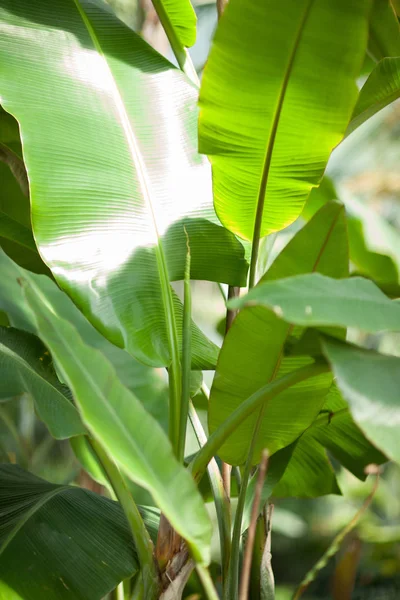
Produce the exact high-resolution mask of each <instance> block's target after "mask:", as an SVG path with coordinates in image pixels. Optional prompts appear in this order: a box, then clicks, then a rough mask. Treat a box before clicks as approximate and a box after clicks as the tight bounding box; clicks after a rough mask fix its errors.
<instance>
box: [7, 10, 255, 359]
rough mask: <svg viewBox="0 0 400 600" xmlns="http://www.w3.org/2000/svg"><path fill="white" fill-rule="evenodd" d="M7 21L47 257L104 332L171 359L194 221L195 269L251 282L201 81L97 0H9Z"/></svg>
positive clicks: (10, 97)
mask: <svg viewBox="0 0 400 600" xmlns="http://www.w3.org/2000/svg"><path fill="white" fill-rule="evenodd" d="M0 18H1V21H2V23H3V31H2V37H1V42H0V64H1V68H0V90H1V92H0V93H1V98H2V104H3V105H4V107H5V108H6V110H8V111H9V112H10V113H12V114H13V115H14V116H15V117H16V118H17V119H18V122H19V125H20V129H21V137H22V141H23V152H24V160H25V163H26V166H27V170H28V175H29V180H30V188H31V204H32V220H33V230H34V235H35V239H36V241H37V244H38V247H39V249H40V252H41V255H42V257H43V258H44V260H45V262H46V263H47V265H48V266H49V267H50V268H51V270H52V272H53V274H54V276H55V277H56V279H57V281H58V283H59V284H60V285H61V287H62V288H64V289H65V290H66V291H67V292H68V293H69V294H70V295H71V297H72V298H73V300H74V302H75V303H76V304H77V305H78V306H79V307H80V308H81V309H82V310H83V312H84V313H85V314H86V316H87V317H88V318H89V320H90V321H91V322H92V323H93V324H94V325H95V326H96V327H97V328H98V329H99V330H100V331H101V332H102V333H103V334H104V335H106V337H108V338H109V339H110V340H111V341H112V342H114V343H115V344H116V345H119V346H122V347H125V348H127V350H128V351H129V352H130V353H132V354H133V355H134V356H135V357H136V358H138V359H140V360H142V361H143V362H146V363H148V364H151V365H153V366H166V365H169V364H170V363H171V360H172V358H173V357H174V356H175V361H176V356H177V355H178V354H179V349H178V348H177V340H176V335H175V325H174V310H173V308H172V300H171V291H170V288H169V281H170V280H177V279H181V278H183V269H184V262H185V252H182V248H184V247H185V239H186V238H185V233H184V227H185V228H186V230H187V233H188V235H189V239H190V246H191V253H192V273H191V276H192V278H194V279H209V280H215V281H221V282H225V283H230V284H232V285H243V283H244V282H245V279H246V270H247V263H246V261H245V259H244V250H243V246H242V245H241V244H240V243H239V242H238V240H236V238H235V237H234V236H233V235H232V234H231V233H230V232H228V231H226V230H225V229H224V228H222V227H220V226H219V225H218V221H217V218H216V216H215V213H214V211H213V207H212V195H211V177H210V167H209V165H208V162H207V160H206V159H205V158H203V157H201V156H199V155H198V153H197V132H196V123H197V110H196V99H197V91H196V89H195V88H194V87H193V86H192V85H191V84H190V83H189V82H188V81H187V79H186V77H185V76H184V75H183V73H181V72H180V71H179V70H177V69H175V68H173V67H172V65H171V64H170V63H168V62H167V61H166V60H165V59H163V58H162V57H161V56H160V55H158V54H157V53H156V52H155V51H154V50H152V49H151V48H150V47H149V46H148V45H147V44H146V43H145V42H144V41H143V40H142V39H141V38H140V37H139V36H138V35H136V34H135V33H134V32H132V31H131V30H130V29H129V28H127V27H126V26H124V25H123V24H122V23H121V22H119V21H118V20H117V19H116V18H115V17H114V16H113V15H112V14H111V13H110V12H108V11H107V10H102V8H101V7H100V6H99V5H98V4H97V3H93V2H91V1H90V0H55V1H54V2H52V3H51V5H49V3H48V2H47V0H34V1H31V0H6V1H5V2H3V3H2V6H1V9H0ZM205 239H206V240H207V243H204V240H205ZM177 307H178V308H179V311H178V312H179V314H178V315H177V316H176V319H177V320H178V321H179V320H180V319H181V306H180V305H179V303H176V307H175V308H177ZM178 328H179V324H178Z"/></svg>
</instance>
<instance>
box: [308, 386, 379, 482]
mask: <svg viewBox="0 0 400 600" xmlns="http://www.w3.org/2000/svg"><path fill="white" fill-rule="evenodd" d="M304 435H305V436H306V437H307V438H313V439H314V440H316V441H317V442H319V443H320V444H321V445H322V446H324V447H325V448H326V449H327V450H329V451H330V452H331V453H332V454H333V456H334V457H335V458H336V459H337V460H338V461H339V462H340V463H341V464H342V465H343V466H344V467H346V469H348V470H349V471H351V472H352V473H353V475H355V476H356V477H358V478H359V479H362V480H364V479H365V478H366V474H365V467H366V466H367V465H370V464H372V463H373V464H378V465H379V464H382V463H384V462H386V461H387V458H386V456H385V455H384V454H382V453H381V452H379V450H377V449H376V448H375V447H374V446H373V445H372V444H371V443H370V442H369V441H368V440H367V439H366V437H365V436H364V434H363V433H362V431H361V430H360V428H359V427H358V426H357V425H356V424H355V423H354V421H353V419H352V416H351V413H350V412H349V410H348V404H347V403H346V402H345V400H344V399H343V398H342V396H341V395H340V392H339V390H338V389H337V387H336V386H335V385H332V388H331V389H330V391H329V394H328V396H327V398H326V401H325V403H324V406H323V412H321V414H320V417H319V418H318V419H316V421H315V423H314V424H313V425H312V426H311V427H310V429H309V430H308V431H307V432H306V433H305V434H304Z"/></svg>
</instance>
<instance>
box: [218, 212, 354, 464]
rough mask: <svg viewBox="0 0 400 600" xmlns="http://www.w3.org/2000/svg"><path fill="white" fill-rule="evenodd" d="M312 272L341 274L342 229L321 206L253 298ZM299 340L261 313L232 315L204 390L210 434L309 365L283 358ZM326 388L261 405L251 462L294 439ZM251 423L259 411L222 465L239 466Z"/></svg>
mask: <svg viewBox="0 0 400 600" xmlns="http://www.w3.org/2000/svg"><path fill="white" fill-rule="evenodd" d="M314 270H318V271H320V272H322V273H329V274H330V275H332V276H333V277H344V276H346V274H347V273H348V251H347V236H346V224H345V217H344V209H343V206H341V205H340V204H337V203H330V204H327V205H326V206H324V207H323V208H322V209H321V210H320V211H319V212H318V213H317V214H316V215H315V216H314V218H313V219H311V221H310V222H309V223H308V224H307V225H306V226H305V227H304V228H303V229H301V230H300V231H299V232H298V233H297V234H296V235H295V237H294V238H293V239H292V240H291V241H290V243H289V244H288V245H287V246H286V248H284V250H283V251H282V252H281V254H279V255H278V257H277V258H276V259H275V261H274V263H273V264H272V265H271V267H270V269H269V270H268V271H267V273H266V274H265V275H264V277H263V278H262V280H261V282H260V283H259V284H258V285H257V286H256V287H255V288H254V292H255V291H256V290H258V289H261V288H262V287H263V286H264V285H267V284H265V283H263V282H267V281H268V282H270V283H269V284H271V285H272V284H274V283H275V281H276V283H277V284H278V283H279V278H280V277H287V276H290V275H294V274H295V273H307V272H311V271H314ZM269 284H268V285H269ZM299 335H300V332H299V331H296V330H293V328H292V327H291V326H290V325H288V324H287V323H285V322H284V321H283V320H281V319H280V318H278V317H277V316H276V315H275V314H274V313H273V312H272V311H269V310H266V309H265V308H263V307H247V308H245V309H244V310H242V311H241V312H240V313H239V314H238V315H237V317H236V318H235V320H234V322H233V325H232V327H231V328H230V330H229V332H228V335H227V336H226V338H225V340H224V343H223V346H222V349H221V353H220V355H219V359H218V364H217V370H216V375H215V379H214V382H213V386H212V388H211V396H210V409H209V427H210V431H214V430H215V429H216V428H217V427H218V426H219V425H221V423H222V422H223V421H224V420H225V419H226V418H227V417H228V416H229V415H230V414H231V412H232V411H233V410H235V408H237V407H238V406H239V405H240V404H241V403H242V402H243V401H244V400H245V399H246V398H248V397H249V396H250V395H251V394H252V393H254V392H255V391H256V390H258V389H259V388H260V387H261V386H263V385H265V384H266V383H268V381H270V380H271V379H274V378H275V377H282V376H283V375H285V374H286V373H288V372H290V371H292V370H293V369H296V368H300V367H302V366H303V365H305V364H307V363H308V362H311V360H312V359H310V358H309V357H305V356H286V357H284V350H285V346H286V344H287V342H288V341H289V340H290V338H291V337H293V336H294V338H295V339H297V337H298V336H299ZM330 382H331V377H330V375H329V374H323V375H320V376H318V377H316V378H313V379H310V380H307V381H304V382H302V383H300V384H297V385H296V386H294V387H293V388H290V389H288V390H286V391H285V392H283V393H282V394H280V395H279V396H277V397H276V398H274V399H273V400H271V401H270V402H269V403H268V404H267V405H266V408H265V414H264V417H263V421H262V424H261V428H260V434H259V436H258V441H257V444H256V451H255V455H254V462H255V463H256V462H258V459H259V456H260V453H261V451H262V449H263V448H268V450H269V452H270V453H273V452H275V451H276V450H278V449H279V448H282V447H284V446H286V445H288V444H290V443H291V442H293V441H294V440H295V439H297V438H298V436H299V435H300V434H301V433H302V432H303V431H304V429H305V428H306V427H307V426H308V425H309V424H310V423H311V421H312V420H313V419H314V418H315V416H316V415H317V414H318V412H319V410H320V408H321V405H322V403H323V399H324V396H325V394H326V393H327V391H328V389H329V386H330ZM293 415H296V418H295V419H294V418H293ZM257 416H258V412H257V413H256V414H254V416H252V417H250V418H248V419H247V420H246V421H245V422H244V423H243V425H241V426H240V427H239V428H238V429H237V430H236V431H235V433H234V434H232V435H231V436H230V437H229V438H228V440H227V441H226V443H225V444H224V445H223V446H222V448H221V449H220V450H219V455H220V456H221V458H222V459H223V460H225V461H226V462H229V463H233V464H241V463H243V462H244V461H245V460H246V458H247V455H248V448H249V443H250V440H251V439H252V437H253V431H254V424H255V421H256V419H257Z"/></svg>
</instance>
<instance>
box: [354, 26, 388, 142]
mask: <svg viewBox="0 0 400 600" xmlns="http://www.w3.org/2000/svg"><path fill="white" fill-rule="evenodd" d="M399 39H400V35H399ZM399 43H400V42H399ZM399 54H400V51H399ZM399 97H400V57H396V58H384V59H383V60H381V62H380V63H378V64H377V66H376V67H375V69H374V70H373V71H372V73H371V74H370V76H369V77H368V79H367V81H366V82H365V83H364V85H363V87H362V88H361V91H360V95H359V97H358V102H357V104H356V107H355V109H354V112H353V115H352V118H351V121H350V123H349V126H348V128H347V131H346V135H348V134H349V133H351V132H352V131H354V130H355V129H357V127H359V126H360V125H362V124H363V123H364V122H365V121H367V119H369V118H370V117H372V116H373V115H375V114H376V113H377V112H379V111H380V110H382V108H385V106H388V104H390V103H391V102H394V101H395V100H397V99H398V98H399Z"/></svg>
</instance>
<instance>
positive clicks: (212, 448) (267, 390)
mask: <svg viewBox="0 0 400 600" xmlns="http://www.w3.org/2000/svg"><path fill="white" fill-rule="evenodd" d="M329 370H330V369H329V366H328V365H327V364H326V363H322V362H315V363H313V364H311V365H306V366H304V367H301V369H297V370H296V371H292V372H291V373H288V374H287V375H284V377H281V378H279V379H275V380H274V381H272V382H270V383H267V384H266V385H264V386H262V387H261V388H260V389H259V390H257V391H256V392H255V393H254V394H252V395H251V396H250V397H249V398H247V400H245V401H244V402H242V404H241V405H240V406H238V408H237V409H236V410H234V411H233V413H231V414H230V415H229V417H228V418H227V419H226V420H225V421H224V422H223V423H222V424H221V425H220V426H219V427H218V429H216V430H215V431H214V433H213V434H212V435H210V437H209V438H208V440H207V443H206V444H205V445H204V446H203V448H201V450H200V451H199V452H198V453H197V454H196V456H195V457H194V458H193V460H192V462H191V463H190V464H189V467H188V468H189V469H190V471H191V472H192V475H193V477H194V479H195V481H197V482H198V481H200V479H201V478H202V476H203V475H204V472H205V470H206V467H207V465H208V463H209V462H210V460H211V459H212V458H213V456H215V455H216V454H217V453H218V450H219V449H220V447H221V446H222V444H223V443H224V442H225V441H226V440H227V438H228V437H229V436H230V435H231V434H232V433H233V432H234V431H235V429H237V427H239V425H241V423H243V421H244V420H245V419H247V417H249V416H250V415H251V414H252V413H253V412H254V411H255V410H257V409H258V408H260V406H262V405H263V404H264V403H266V402H268V401H269V400H271V399H272V398H274V397H275V396H277V395H278V394H280V393H281V392H283V391H284V390H286V389H287V388H289V387H292V386H293V385H295V384H296V383H299V382H300V381H304V380H305V379H310V378H311V377H316V376H317V375H321V373H327V372H328V371H329ZM243 487H244V488H246V484H245V482H244V481H242V484H241V488H243Z"/></svg>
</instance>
